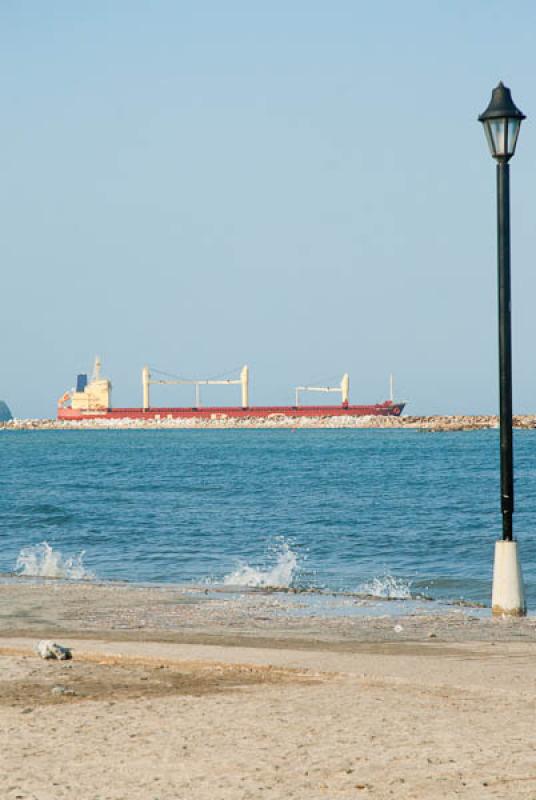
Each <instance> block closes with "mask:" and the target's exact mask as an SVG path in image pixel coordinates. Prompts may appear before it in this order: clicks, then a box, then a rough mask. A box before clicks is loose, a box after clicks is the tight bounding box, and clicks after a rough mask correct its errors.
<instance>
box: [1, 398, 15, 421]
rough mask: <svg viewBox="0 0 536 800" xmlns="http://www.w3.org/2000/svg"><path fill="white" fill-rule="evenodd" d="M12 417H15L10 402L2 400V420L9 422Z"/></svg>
mask: <svg viewBox="0 0 536 800" xmlns="http://www.w3.org/2000/svg"><path fill="white" fill-rule="evenodd" d="M10 419H13V415H12V413H11V411H10V409H9V406H8V404H7V403H5V402H4V401H3V400H0V422H9V420H10Z"/></svg>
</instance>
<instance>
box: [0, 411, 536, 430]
mask: <svg viewBox="0 0 536 800" xmlns="http://www.w3.org/2000/svg"><path fill="white" fill-rule="evenodd" d="M498 427H499V420H498V418H497V416H494V415H474V416H469V415H464V416H459V415H458V416H443V415H441V416H427V417H416V416H403V417H383V416H368V417H352V416H348V417H332V416H318V417H286V416H284V415H283V414H270V415H269V416H267V417H265V418H262V419H261V418H258V417H245V418H243V419H235V418H232V417H226V416H225V415H224V414H214V415H213V418H211V419H196V418H190V419H171V418H161V419H150V420H143V419H129V418H125V419H114V420H110V419H93V420H82V421H79V422H78V421H63V420H62V421H59V420H55V419H13V420H9V421H7V422H3V423H1V422H0V431H20V430H102V429H106V430H109V429H114V430H125V429H127V430H133V429H134V430H136V429H147V430H151V429H163V428H169V429H176V428H178V429H181V430H192V429H207V430H210V429H218V430H221V429H228V428H229V429H236V430H241V429H265V428H283V429H284V428H286V429H298V428H390V429H397V430H398V429H404V428H409V429H416V430H419V431H425V432H429V433H439V432H452V431H473V430H487V429H490V428H498ZM514 427H515V428H523V429H532V428H535V429H536V414H526V415H522V416H516V417H514Z"/></svg>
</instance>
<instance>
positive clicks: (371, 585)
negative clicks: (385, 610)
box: [357, 575, 412, 600]
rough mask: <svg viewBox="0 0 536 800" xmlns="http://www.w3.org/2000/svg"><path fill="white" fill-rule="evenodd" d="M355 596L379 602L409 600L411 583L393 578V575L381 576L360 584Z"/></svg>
mask: <svg viewBox="0 0 536 800" xmlns="http://www.w3.org/2000/svg"><path fill="white" fill-rule="evenodd" d="M357 594H361V595H366V596H367V597H378V598H380V599H381V600H411V599H412V594H411V581H405V580H403V579H402V578H395V577H394V576H393V575H382V576H380V577H377V578H373V579H372V580H371V581H367V582H366V583H362V584H361V585H360V586H359V587H358V589H357Z"/></svg>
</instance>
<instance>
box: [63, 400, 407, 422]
mask: <svg viewBox="0 0 536 800" xmlns="http://www.w3.org/2000/svg"><path fill="white" fill-rule="evenodd" d="M403 409H404V403H389V402H387V403H376V405H370V406H353V405H348V406H300V407H299V408H297V407H296V406H252V407H251V408H240V407H239V406H212V407H209V408H150V409H149V410H148V411H144V410H143V409H142V408H113V409H108V410H107V411H88V412H82V411H75V410H73V409H72V408H59V409H58V419H62V420H83V419H112V420H113V419H188V418H197V419H215V418H218V417H231V418H233V419H244V418H249V419H251V418H263V417H264V418H266V417H269V416H272V415H273V414H281V415H282V416H284V417H366V416H386V417H399V416H400V414H401V413H402V411H403Z"/></svg>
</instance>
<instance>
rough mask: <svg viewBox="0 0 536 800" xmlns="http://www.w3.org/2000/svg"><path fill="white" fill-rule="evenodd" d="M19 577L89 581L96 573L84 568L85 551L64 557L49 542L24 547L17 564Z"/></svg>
mask: <svg viewBox="0 0 536 800" xmlns="http://www.w3.org/2000/svg"><path fill="white" fill-rule="evenodd" d="M15 572H16V573H17V575H23V576H25V577H28V578H30V577H32V578H68V579H71V580H79V581H81V580H82V581H88V580H93V579H94V578H95V573H93V572H91V571H90V570H88V569H86V568H85V566H84V551H83V550H82V552H81V553H79V554H78V555H75V556H63V555H62V554H61V552H60V551H59V550H54V549H53V548H52V547H51V546H50V545H49V543H48V542H41V543H40V544H35V545H30V546H29V547H23V548H22V549H21V551H20V553H19V555H18V556H17V561H16V564H15Z"/></svg>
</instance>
